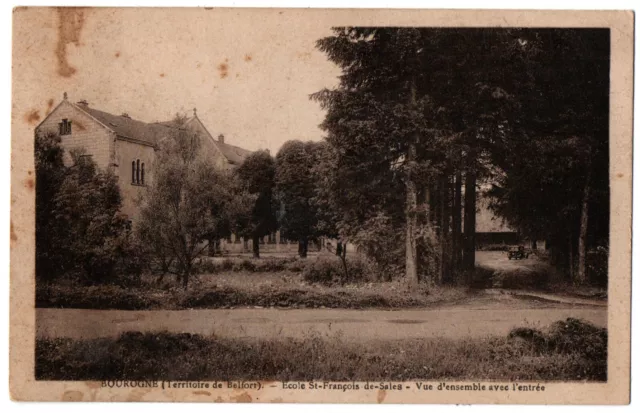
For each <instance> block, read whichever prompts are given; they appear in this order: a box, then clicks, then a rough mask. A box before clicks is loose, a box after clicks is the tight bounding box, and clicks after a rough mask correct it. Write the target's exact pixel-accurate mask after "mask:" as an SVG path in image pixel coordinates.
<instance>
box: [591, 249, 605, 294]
mask: <svg viewBox="0 0 640 413" xmlns="http://www.w3.org/2000/svg"><path fill="white" fill-rule="evenodd" d="M586 267H587V268H586V271H587V280H588V281H589V283H590V284H591V285H594V286H597V287H605V288H606V287H607V285H608V283H609V250H608V249H607V248H605V247H598V248H596V249H593V250H590V251H589V252H587V257H586Z"/></svg>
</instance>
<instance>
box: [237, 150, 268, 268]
mask: <svg viewBox="0 0 640 413" xmlns="http://www.w3.org/2000/svg"><path fill="white" fill-rule="evenodd" d="M275 173H276V169H275V162H274V160H273V158H272V157H271V155H270V154H269V152H267V151H258V152H254V153H252V154H251V155H249V156H248V157H247V158H246V159H245V160H244V162H243V163H242V165H240V167H239V168H238V169H237V170H236V174H237V175H238V178H239V179H240V181H241V183H242V185H243V186H244V187H245V188H246V190H247V191H248V192H249V193H250V194H253V195H255V196H256V200H255V202H254V205H253V209H252V211H251V215H250V216H248V217H247V218H248V219H247V220H246V221H245V222H241V223H240V225H241V227H240V234H242V235H244V236H248V237H251V239H252V244H253V256H254V257H255V258H259V257H260V238H261V237H264V236H266V235H269V234H271V233H272V232H273V231H275V230H276V229H277V224H278V223H277V220H276V211H277V208H278V205H277V203H276V200H275V197H274V189H275Z"/></svg>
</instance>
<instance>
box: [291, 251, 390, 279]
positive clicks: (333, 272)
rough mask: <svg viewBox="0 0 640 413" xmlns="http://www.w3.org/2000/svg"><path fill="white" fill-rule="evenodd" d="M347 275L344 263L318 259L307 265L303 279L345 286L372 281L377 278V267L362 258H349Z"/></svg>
mask: <svg viewBox="0 0 640 413" xmlns="http://www.w3.org/2000/svg"><path fill="white" fill-rule="evenodd" d="M346 262H347V273H346V274H345V269H344V265H343V263H342V261H340V259H338V258H337V257H335V258H333V257H332V258H318V259H317V260H315V261H313V262H311V263H310V264H308V265H306V266H305V267H304V269H303V270H302V277H303V278H304V280H305V281H307V282H309V283H318V284H327V285H328V284H336V283H339V284H345V283H358V282H366V281H372V280H373V279H375V278H377V276H378V271H376V269H375V265H374V264H373V263H370V262H368V261H366V260H364V259H362V258H358V257H353V258H347V261H346Z"/></svg>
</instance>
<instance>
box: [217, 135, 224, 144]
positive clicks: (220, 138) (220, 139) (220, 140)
mask: <svg viewBox="0 0 640 413" xmlns="http://www.w3.org/2000/svg"><path fill="white" fill-rule="evenodd" d="M218 142H220V143H224V135H223V134H222V133H221V134H220V135H218Z"/></svg>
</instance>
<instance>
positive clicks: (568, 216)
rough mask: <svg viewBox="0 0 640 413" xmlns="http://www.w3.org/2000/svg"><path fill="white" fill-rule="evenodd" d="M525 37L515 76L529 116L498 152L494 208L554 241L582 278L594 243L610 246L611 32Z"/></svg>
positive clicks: (542, 32) (559, 257) (556, 252)
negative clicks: (519, 63)
mask: <svg viewBox="0 0 640 413" xmlns="http://www.w3.org/2000/svg"><path fill="white" fill-rule="evenodd" d="M519 35H520V42H519V44H520V46H521V48H522V49H523V50H524V52H525V53H524V54H525V57H526V60H525V61H524V63H525V64H523V65H522V70H520V71H519V72H517V74H516V75H517V76H516V75H513V76H512V77H514V78H517V77H519V79H520V82H519V83H518V84H517V88H516V92H517V95H518V103H519V106H520V113H521V114H522V115H523V116H520V117H515V118H514V125H513V127H512V133H510V134H509V135H507V136H506V137H505V145H504V146H505V148H508V151H504V152H502V153H500V152H498V151H496V152H495V155H496V156H495V157H494V159H493V162H494V164H496V165H498V166H500V167H501V169H502V170H503V171H504V173H503V174H502V175H500V179H499V180H498V182H497V185H496V187H495V188H494V190H493V194H494V202H493V206H494V208H495V209H496V211H497V212H498V213H499V214H500V215H502V216H503V217H505V218H506V219H507V221H508V222H509V223H510V224H512V225H513V226H514V227H516V228H518V229H519V230H521V231H522V233H523V234H524V235H526V236H529V237H531V238H533V239H536V238H538V239H542V238H544V239H546V240H547V241H548V242H547V245H548V246H550V247H551V252H552V259H553V262H554V263H555V264H556V265H558V266H559V267H561V268H564V269H566V270H567V272H568V273H569V274H573V275H574V276H575V278H574V281H575V282H576V283H582V282H584V280H585V277H586V274H585V260H586V251H587V248H588V245H591V246H596V245H605V246H606V245H608V225H609V222H608V219H609V176H608V174H609V137H608V129H609V124H608V119H609V107H608V105H609V47H610V45H609V44H610V34H609V32H608V30H606V29H562V30H558V29H536V30H528V31H521V32H520V33H519ZM524 115H526V116H524ZM576 251H577V254H575V252H576ZM576 255H577V261H578V262H577V268H578V271H577V272H574V271H573V268H574V267H576V265H575V262H574V261H575V259H574V256H576Z"/></svg>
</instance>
